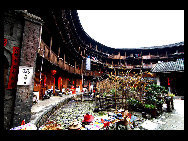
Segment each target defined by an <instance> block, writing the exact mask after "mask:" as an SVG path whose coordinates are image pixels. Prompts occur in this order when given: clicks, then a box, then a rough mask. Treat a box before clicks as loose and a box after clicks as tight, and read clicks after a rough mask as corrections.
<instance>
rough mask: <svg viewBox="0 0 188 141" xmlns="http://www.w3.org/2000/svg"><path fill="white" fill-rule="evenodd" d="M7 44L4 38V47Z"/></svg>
mask: <svg viewBox="0 0 188 141" xmlns="http://www.w3.org/2000/svg"><path fill="white" fill-rule="evenodd" d="M6 45H7V39H6V38H4V47H5V46H6Z"/></svg>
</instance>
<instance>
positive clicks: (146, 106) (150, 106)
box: [144, 104, 156, 109]
mask: <svg viewBox="0 0 188 141" xmlns="http://www.w3.org/2000/svg"><path fill="white" fill-rule="evenodd" d="M144 107H145V108H146V109H155V108H156V106H155V105H153V104H144Z"/></svg>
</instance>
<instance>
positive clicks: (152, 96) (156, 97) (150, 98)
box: [146, 84, 168, 105]
mask: <svg viewBox="0 0 188 141" xmlns="http://www.w3.org/2000/svg"><path fill="white" fill-rule="evenodd" d="M167 93H168V90H166V89H165V87H163V86H158V85H157V84H149V85H147V87H146V103H147V104H153V105H159V104H163V103H164V96H165V94H167Z"/></svg>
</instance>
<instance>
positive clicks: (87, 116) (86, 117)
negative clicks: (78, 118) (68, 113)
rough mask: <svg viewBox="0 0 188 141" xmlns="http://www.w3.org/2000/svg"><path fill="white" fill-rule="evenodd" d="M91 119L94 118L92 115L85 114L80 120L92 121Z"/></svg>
mask: <svg viewBox="0 0 188 141" xmlns="http://www.w3.org/2000/svg"><path fill="white" fill-rule="evenodd" d="M93 120H94V117H93V116H92V115H89V114H86V115H85V116H84V120H83V121H82V122H92V121H93Z"/></svg>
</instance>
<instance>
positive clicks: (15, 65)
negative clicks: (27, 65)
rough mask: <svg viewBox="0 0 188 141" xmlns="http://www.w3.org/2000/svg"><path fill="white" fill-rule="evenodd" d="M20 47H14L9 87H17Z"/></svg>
mask: <svg viewBox="0 0 188 141" xmlns="http://www.w3.org/2000/svg"><path fill="white" fill-rule="evenodd" d="M19 57H20V48H19V47H13V53H12V65H11V68H10V75H9V81H8V87H7V89H13V88H16V82H17V76H18V66H19Z"/></svg>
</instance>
